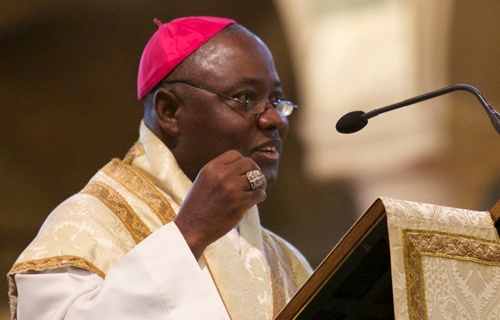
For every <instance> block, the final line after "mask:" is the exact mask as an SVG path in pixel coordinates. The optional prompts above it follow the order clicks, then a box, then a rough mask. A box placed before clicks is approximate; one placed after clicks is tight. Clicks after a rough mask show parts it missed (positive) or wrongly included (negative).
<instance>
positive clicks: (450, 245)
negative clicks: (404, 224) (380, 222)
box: [403, 229, 500, 320]
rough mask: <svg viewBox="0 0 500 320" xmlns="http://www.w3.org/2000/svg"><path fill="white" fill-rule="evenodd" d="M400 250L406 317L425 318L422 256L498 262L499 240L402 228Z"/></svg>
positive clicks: (495, 263) (490, 262)
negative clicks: (405, 297) (404, 282)
mask: <svg viewBox="0 0 500 320" xmlns="http://www.w3.org/2000/svg"><path fill="white" fill-rule="evenodd" d="M403 254H404V265H405V273H406V288H407V296H408V312H409V316H410V319H415V320H417V319H418V320H420V319H428V314H427V306H426V302H425V301H426V300H425V281H424V270H423V269H424V268H423V265H422V257H423V256H428V257H437V258H446V259H453V260H462V261H470V262H474V263H479V264H482V265H487V266H497V267H499V266H500V242H498V241H494V240H485V239H481V238H477V237H473V236H467V235H457V234H452V233H446V232H439V231H426V230H411V229H406V230H403Z"/></svg>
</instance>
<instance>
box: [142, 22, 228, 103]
mask: <svg viewBox="0 0 500 320" xmlns="http://www.w3.org/2000/svg"><path fill="white" fill-rule="evenodd" d="M154 21H155V23H156V24H157V25H158V26H159V28H158V30H157V31H156V32H155V33H154V34H153V36H152V37H151V39H149V42H148V43H147V44H146V47H145V48H144V51H143V52H142V57H141V62H140V64H139V75H138V77H137V96H138V98H139V99H142V98H144V96H145V95H146V94H147V93H148V92H149V91H151V89H153V88H154V87H155V86H156V85H157V84H158V83H159V82H160V81H161V80H162V79H163V78H165V77H166V76H167V75H168V74H169V73H170V72H171V71H172V70H173V69H174V68H175V67H176V66H177V65H178V64H179V63H181V62H182V61H183V60H184V59H186V58H187V57H188V56H189V55H190V54H191V53H193V52H194V51H195V50H196V49H198V48H199V47H200V46H201V45H202V44H204V43H205V42H207V41H208V40H209V39H210V38H212V37H213V36H214V35H216V34H217V33H218V32H219V31H221V30H222V29H224V27H226V26H228V25H230V24H233V23H236V22H235V21H234V20H231V19H226V18H217V17H186V18H179V19H175V20H172V21H171V22H169V23H161V22H160V21H158V20H156V19H155V20H154Z"/></svg>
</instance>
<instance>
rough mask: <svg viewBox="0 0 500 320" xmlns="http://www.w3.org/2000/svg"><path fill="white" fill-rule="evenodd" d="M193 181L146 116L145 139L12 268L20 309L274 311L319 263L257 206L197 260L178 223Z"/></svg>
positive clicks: (58, 315) (107, 315) (90, 315)
mask: <svg viewBox="0 0 500 320" xmlns="http://www.w3.org/2000/svg"><path fill="white" fill-rule="evenodd" d="M191 185H192V182H191V181H190V180H189V179H188V178H187V177H186V176H185V175H184V173H183V172H182V171H181V169H180V168H179V167H178V165H177V163H176V161H175V159H174V157H173V155H172V154H171V153H170V151H169V150H168V148H166V147H165V145H164V144H163V143H161V141H160V140H159V139H158V138H157V137H156V136H155V135H154V134H153V133H151V131H149V129H147V127H146V126H145V125H144V124H143V123H142V124H141V130H140V138H139V141H138V143H136V144H135V146H134V147H133V148H132V149H131V150H130V151H129V153H128V154H127V156H126V157H125V159H124V160H123V161H121V160H118V159H114V160H112V161H111V162H110V163H108V165H106V166H105V167H104V168H103V169H101V170H100V171H99V172H98V173H97V174H96V175H95V176H94V177H93V178H92V179H91V181H90V182H89V184H88V185H87V186H86V187H85V188H84V189H83V190H82V191H81V192H80V193H78V194H76V195H74V196H73V197H71V198H69V199H68V200H66V201H65V202H63V203H62V204H61V205H60V206H58V207H57V208H56V209H55V210H54V211H53V212H52V213H51V214H50V215H49V217H48V218H47V220H46V222H45V223H44V225H43V226H42V228H41V229H40V232H39V234H38V235H37V237H36V238H35V240H33V242H32V243H31V244H30V245H29V246H28V248H27V249H26V250H25V251H24V252H23V253H22V254H21V256H20V257H19V258H18V260H17V261H16V264H15V265H14V267H13V268H12V270H11V271H10V272H9V282H10V288H9V295H10V300H11V311H12V317H13V318H14V319H15V318H17V319H19V320H24V319H30V320H33V319H78V320H79V319H82V320H88V319H272V318H273V317H274V316H275V315H276V314H277V313H278V312H279V310H280V309H281V308H282V307H283V306H284V305H285V304H286V302H287V301H288V300H289V299H290V298H291V297H292V295H293V294H294V293H295V292H296V290H297V289H298V288H299V287H300V286H301V285H302V284H303V283H304V282H305V280H306V279H307V278H308V276H309V275H310V273H311V268H310V266H309V265H308V263H307V262H306V261H305V259H304V258H303V256H302V255H301V254H300V253H299V252H298V251H297V250H296V249H294V248H293V247H292V246H291V245H290V244H288V243H287V242H286V241H284V240H283V239H281V238H279V237H278V236H276V235H274V234H273V233H271V232H269V231H268V230H265V229H264V228H262V227H261V226H260V222H259V217H258V211H257V208H256V207H253V208H252V209H251V210H249V212H248V213H247V215H246V216H245V217H244V218H243V220H242V221H241V222H240V224H239V225H238V231H239V234H238V233H236V232H235V231H233V232H231V233H230V234H228V235H226V236H224V237H222V238H220V239H219V240H217V241H216V242H214V243H212V244H211V245H209V246H208V247H207V248H206V250H205V251H204V253H203V255H202V258H200V259H199V261H196V260H195V259H194V257H193V255H192V253H191V251H190V249H189V247H188V245H187V243H186V242H185V240H184V238H183V237H182V235H181V233H180V232H179V230H178V229H177V227H176V225H175V224H174V223H171V221H172V220H173V218H175V214H176V213H177V212H178V210H179V207H180V205H181V204H182V201H183V200H184V198H185V197H186V195H187V193H188V191H189V189H190V187H191Z"/></svg>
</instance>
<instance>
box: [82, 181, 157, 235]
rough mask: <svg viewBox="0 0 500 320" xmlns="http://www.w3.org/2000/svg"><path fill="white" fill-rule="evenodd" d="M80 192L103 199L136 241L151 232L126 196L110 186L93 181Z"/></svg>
mask: <svg viewBox="0 0 500 320" xmlns="http://www.w3.org/2000/svg"><path fill="white" fill-rule="evenodd" d="M80 192H81V193H86V194H89V195H93V196H95V197H97V198H98V199H99V200H101V201H102V202H103V203H104V204H105V205H106V206H107V207H108V208H109V209H110V210H111V211H113V213H114V214H115V215H116V216H117V217H118V218H119V219H120V221H121V222H122V223H123V225H124V226H125V227H126V228H127V230H128V232H129V233H130V235H131V236H132V238H133V239H134V241H135V242H136V243H139V242H141V241H142V240H144V239H145V238H146V237H147V236H148V235H150V234H151V231H150V230H149V228H148V227H147V226H146V225H145V224H144V222H142V220H141V219H140V218H139V217H138V216H137V214H136V213H135V212H134V210H133V209H132V207H131V206H130V205H129V204H128V203H127V201H126V200H125V198H123V197H122V196H121V195H120V194H119V193H118V192H117V191H115V190H113V188H111V187H110V186H108V185H106V184H104V183H101V182H96V181H91V182H89V183H88V184H87V185H86V186H85V188H83V190H82V191H80Z"/></svg>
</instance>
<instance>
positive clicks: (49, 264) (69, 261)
mask: <svg viewBox="0 0 500 320" xmlns="http://www.w3.org/2000/svg"><path fill="white" fill-rule="evenodd" d="M65 266H74V267H78V268H81V269H85V270H88V271H90V272H92V273H95V274H97V275H98V276H100V277H101V278H104V277H105V276H106V274H105V273H104V272H102V271H101V270H100V269H99V268H97V267H96V266H95V265H94V264H93V263H92V262H90V261H88V260H86V259H84V258H80V257H76V256H71V255H66V256H58V257H50V258H43V259H37V260H30V261H25V262H20V263H16V264H15V265H14V266H13V267H12V269H11V270H10V271H9V274H14V273H21V272H27V271H30V270H34V271H41V270H47V269H52V268H59V267H65Z"/></svg>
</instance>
